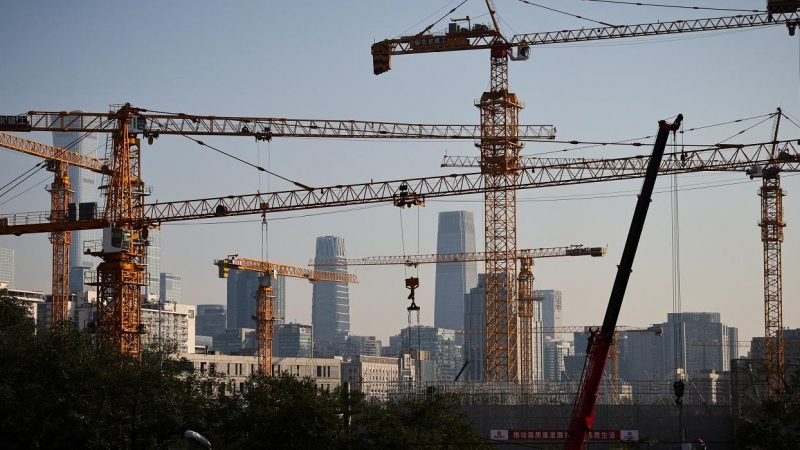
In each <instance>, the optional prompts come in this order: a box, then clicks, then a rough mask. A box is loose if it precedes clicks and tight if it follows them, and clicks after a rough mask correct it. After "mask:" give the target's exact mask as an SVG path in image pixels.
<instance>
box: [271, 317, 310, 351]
mask: <svg viewBox="0 0 800 450" xmlns="http://www.w3.org/2000/svg"><path fill="white" fill-rule="evenodd" d="M311 330H312V329H311V326H310V325H300V324H299V323H287V324H280V325H277V326H275V343H274V344H273V346H272V350H273V352H274V353H273V355H272V356H278V357H281V358H286V357H292V358H311V336H312V335H313V333H312V331H311Z"/></svg>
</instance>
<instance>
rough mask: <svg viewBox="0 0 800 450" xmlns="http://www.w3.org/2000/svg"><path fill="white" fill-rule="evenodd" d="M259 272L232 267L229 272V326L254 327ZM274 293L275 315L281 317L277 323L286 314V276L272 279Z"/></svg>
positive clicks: (281, 321) (281, 320) (280, 321)
mask: <svg viewBox="0 0 800 450" xmlns="http://www.w3.org/2000/svg"><path fill="white" fill-rule="evenodd" d="M260 276H261V274H259V273H257V272H249V271H245V270H235V269H231V270H230V272H229V273H228V328H253V327H255V324H256V323H255V321H254V320H253V316H255V314H256V292H258V286H259V277H260ZM272 293H273V295H275V300H274V302H275V303H274V306H275V315H276V316H277V317H280V319H279V320H276V323H283V317H284V316H285V315H286V277H282V276H279V277H278V278H277V279H276V280H272Z"/></svg>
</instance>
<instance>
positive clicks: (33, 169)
mask: <svg viewBox="0 0 800 450" xmlns="http://www.w3.org/2000/svg"><path fill="white" fill-rule="evenodd" d="M46 163H47V162H46V161H40V162H38V163H36V165H34V166H33V167H31V168H30V169H28V170H26V171H25V172H23V173H22V174H21V175H20V176H18V177H16V178H14V179H13V180H11V181H9V182H8V183H6V184H4V185H3V186H2V187H0V191H2V190H3V189H5V188H6V187H8V185H10V184H11V183H13V182H15V181H17V180H19V179H20V178H23V177H24V178H23V179H22V180H21V181H20V183H22V182H24V181H25V180H27V179H28V178H30V177H31V175H33V174H35V173H36V172H38V171H39V170H41V169H42V167H44V166H45V164H46ZM29 173H30V174H29ZM26 175H27V176H26ZM18 185H19V183H17V184H15V185H14V186H11V187H10V188H8V190H7V191H6V192H0V197H3V196H4V195H6V194H8V193H9V192H10V191H11V190H12V189H14V188H15V187H17V186H18Z"/></svg>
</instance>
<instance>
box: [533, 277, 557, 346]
mask: <svg viewBox="0 0 800 450" xmlns="http://www.w3.org/2000/svg"><path fill="white" fill-rule="evenodd" d="M533 294H534V296H537V297H541V299H542V300H541V301H539V302H538V303H539V304H540V305H541V308H542V326H543V327H545V328H551V329H552V328H560V327H562V326H563V324H562V322H561V315H562V306H561V291H555V290H552V289H548V290H536V291H533ZM544 338H545V340H548V339H549V340H553V341H562V340H564V337H563V334H562V333H557V332H554V331H548V332H546V333H544Z"/></svg>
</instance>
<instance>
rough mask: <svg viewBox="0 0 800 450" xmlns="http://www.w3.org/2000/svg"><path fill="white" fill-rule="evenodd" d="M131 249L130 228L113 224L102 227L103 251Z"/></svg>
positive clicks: (125, 251) (113, 251)
mask: <svg viewBox="0 0 800 450" xmlns="http://www.w3.org/2000/svg"><path fill="white" fill-rule="evenodd" d="M130 251H131V230H126V229H123V228H117V227H115V226H113V225H111V226H109V227H106V228H103V252H104V253H128V252H130Z"/></svg>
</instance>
